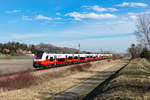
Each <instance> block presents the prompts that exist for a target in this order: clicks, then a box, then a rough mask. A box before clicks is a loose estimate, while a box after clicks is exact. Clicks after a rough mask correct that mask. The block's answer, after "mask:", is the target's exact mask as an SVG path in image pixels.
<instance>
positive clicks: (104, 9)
mask: <svg viewBox="0 0 150 100" xmlns="http://www.w3.org/2000/svg"><path fill="white" fill-rule="evenodd" d="M91 8H92V9H93V10H95V11H98V12H103V11H106V10H107V9H106V8H101V7H99V6H97V5H95V6H92V7H91Z"/></svg>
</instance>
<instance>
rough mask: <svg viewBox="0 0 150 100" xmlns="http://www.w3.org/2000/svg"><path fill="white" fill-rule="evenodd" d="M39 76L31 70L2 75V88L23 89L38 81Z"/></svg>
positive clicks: (0, 85) (0, 80)
mask: <svg viewBox="0 0 150 100" xmlns="http://www.w3.org/2000/svg"><path fill="white" fill-rule="evenodd" d="M37 79H38V78H37V77H36V76H35V75H34V74H33V73H32V72H31V71H25V72H20V73H16V74H14V75H7V76H2V77H0V88H4V89H7V90H14V89H21V88H25V87H29V86H31V85H33V84H35V83H36V81H37Z"/></svg>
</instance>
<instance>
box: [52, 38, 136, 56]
mask: <svg viewBox="0 0 150 100" xmlns="http://www.w3.org/2000/svg"><path fill="white" fill-rule="evenodd" d="M104 41H105V42H104ZM127 41H128V42H127ZM51 43H52V44H53V45H56V46H61V47H71V48H77V49H78V44H79V43H80V45H81V47H80V48H81V50H86V51H92V52H100V50H101V49H103V50H110V51H114V52H118V53H125V52H127V48H128V47H130V45H131V44H133V43H136V37H135V36H126V37H115V38H100V39H98V38H97V39H84V40H83V39H82V40H70V41H54V42H51Z"/></svg>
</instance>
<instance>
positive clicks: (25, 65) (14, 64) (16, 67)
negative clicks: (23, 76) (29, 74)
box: [0, 59, 33, 75]
mask: <svg viewBox="0 0 150 100" xmlns="http://www.w3.org/2000/svg"><path fill="white" fill-rule="evenodd" d="M32 69H33V67H32V59H22V60H17V59H15V60H9V59H5V60H0V75H4V74H12V73H16V72H20V71H26V70H32Z"/></svg>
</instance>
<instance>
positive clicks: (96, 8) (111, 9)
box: [82, 5, 118, 12]
mask: <svg viewBox="0 0 150 100" xmlns="http://www.w3.org/2000/svg"><path fill="white" fill-rule="evenodd" d="M82 7H84V8H86V9H92V10H94V11H97V12H104V11H110V12H114V11H118V9H116V8H103V7H100V6H98V5H94V6H82Z"/></svg>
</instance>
